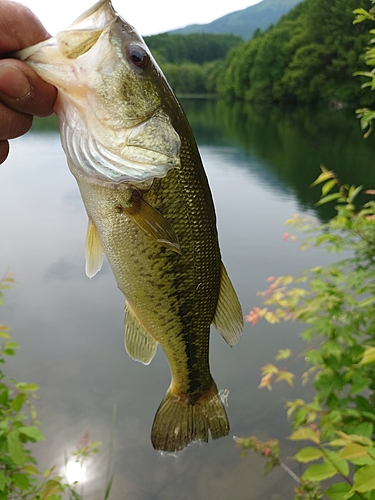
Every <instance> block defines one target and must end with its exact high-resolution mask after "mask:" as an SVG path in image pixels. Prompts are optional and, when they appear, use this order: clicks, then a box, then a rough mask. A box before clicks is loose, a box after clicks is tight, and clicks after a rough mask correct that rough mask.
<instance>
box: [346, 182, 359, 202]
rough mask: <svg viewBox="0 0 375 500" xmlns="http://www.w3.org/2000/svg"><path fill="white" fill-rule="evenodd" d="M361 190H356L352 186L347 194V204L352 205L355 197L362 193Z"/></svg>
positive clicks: (357, 188)
mask: <svg viewBox="0 0 375 500" xmlns="http://www.w3.org/2000/svg"><path fill="white" fill-rule="evenodd" d="M362 189H363V186H358V187H356V188H354V186H352V187H351V188H350V189H349V193H348V203H353V201H354V200H355V198H356V197H357V195H358V194H359V193H360V192H361V191H362Z"/></svg>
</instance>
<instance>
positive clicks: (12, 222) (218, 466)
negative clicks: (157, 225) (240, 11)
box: [0, 101, 375, 500]
mask: <svg viewBox="0 0 375 500" xmlns="http://www.w3.org/2000/svg"><path fill="white" fill-rule="evenodd" d="M183 104H184V106H185V108H186V110H187V113H188V116H189V118H190V121H191V123H192V126H193V129H194V131H195V134H196V137H197V141H198V144H199V147H200V151H201V154H202V157H203V161H204V164H205V167H206V171H207V175H208V178H209V182H210V185H211V189H212V192H213V197H214V200H215V205H216V211H217V217H218V229H219V236H220V242H221V249H222V254H223V260H224V262H225V264H226V267H227V269H228V271H229V274H230V276H231V278H232V281H233V283H234V285H235V288H236V290H237V292H238V295H239V298H240V301H241V303H242V306H243V310H244V313H247V312H248V311H249V310H250V309H251V308H252V307H253V306H254V305H259V304H260V301H259V297H257V296H256V292H257V291H258V290H262V289H264V288H265V287H266V279H267V277H268V276H270V275H278V274H289V273H293V274H298V273H299V271H300V270H302V269H304V268H306V267H309V266H313V265H316V264H318V263H319V264H324V263H325V262H327V261H328V260H327V259H328V258H327V256H326V255H325V254H324V252H321V251H316V250H308V251H306V252H300V251H299V250H298V243H295V242H284V241H283V240H282V235H283V232H284V231H285V230H286V228H285V226H284V222H285V220H286V219H288V218H289V217H290V216H291V215H292V214H293V213H295V212H299V213H310V214H311V215H317V216H318V217H319V218H321V219H325V218H327V217H328V216H329V215H330V212H329V209H327V208H324V209H322V211H321V212H319V213H315V210H314V206H313V205H314V202H315V201H316V200H317V198H318V189H315V191H314V190H310V189H309V187H308V186H309V184H310V183H311V182H312V181H313V180H314V178H315V177H317V175H318V173H319V165H320V164H322V163H323V164H325V165H326V166H327V167H329V168H332V169H334V170H335V171H336V172H337V173H338V174H339V176H340V178H341V179H342V181H343V182H352V183H355V184H360V183H361V184H365V186H366V187H375V175H374V172H375V169H374V161H373V157H374V155H373V151H374V139H373V138H370V140H367V141H365V140H363V139H362V136H361V132H360V130H359V127H358V123H357V122H356V120H355V118H354V113H352V112H335V113H330V112H324V113H323V112H322V113H319V112H315V113H307V112H305V111H303V110H280V109H264V108H259V109H254V108H249V109H241V107H239V109H236V107H234V108H233V107H232V108H227V107H226V106H224V105H223V104H221V103H215V102H204V101H200V102H198V103H196V102H194V101H186V102H184V103H183ZM323 210H325V211H323ZM327 210H328V211H327ZM0 213H1V214H2V216H1V219H0V234H1V243H0V266H1V270H2V271H1V272H4V271H6V270H11V271H12V272H14V273H15V278H16V284H15V286H14V289H13V290H11V291H9V292H7V293H6V306H5V307H3V308H2V310H1V315H2V318H1V321H0V322H4V323H6V324H8V325H10V326H11V328H12V335H13V337H14V339H15V340H16V341H17V342H19V343H20V345H21V349H20V351H19V353H18V354H17V356H16V358H14V359H11V360H10V361H9V363H8V365H7V373H8V374H9V376H14V377H16V378H17V379H18V380H22V381H24V380H25V381H29V382H35V383H37V384H39V385H40V386H41V389H40V391H39V395H40V398H41V399H40V402H39V403H38V415H39V418H40V420H41V422H42V431H43V433H44V435H45V437H46V443H45V444H44V443H43V444H42V445H39V446H38V447H37V450H38V451H37V452H36V454H37V456H38V460H39V464H40V466H41V467H42V468H49V467H50V466H51V465H53V464H55V463H56V464H58V467H60V466H61V465H62V463H63V453H64V451H66V452H67V453H70V451H72V450H73V449H74V448H75V447H76V445H77V444H78V442H79V440H80V438H81V436H82V435H83V434H84V432H85V431H90V436H91V439H92V440H99V441H102V442H103V446H102V448H101V451H100V453H99V455H97V456H96V457H95V458H94V460H93V461H91V462H90V463H89V464H88V470H87V481H86V483H85V486H84V488H85V498H87V499H90V500H91V499H92V500H99V499H102V498H104V481H105V474H106V465H107V460H108V444H109V435H110V428H111V418H112V410H113V407H114V405H117V424H116V437H115V447H114V448H115V449H114V455H113V464H114V470H115V480H114V484H113V489H112V495H111V498H113V499H123V498H126V499H129V500H130V499H134V500H146V499H169V498H170V499H186V500H188V499H189V500H190V499H191V500H193V499H194V500H206V499H212V498H216V499H217V500H224V499H228V498H234V499H236V500H242V499H247V500H258V499H259V500H260V499H262V500H263V499H270V500H281V499H283V500H284V499H285V500H288V499H290V498H292V497H293V486H294V485H293V483H292V481H291V480H290V479H289V478H288V477H287V476H285V474H284V473H283V471H281V470H275V471H272V472H271V473H270V474H269V475H268V476H267V477H264V476H263V474H262V470H263V461H262V459H261V458H259V457H257V456H256V455H253V454H250V455H248V456H247V457H246V458H244V459H240V458H239V452H238V450H237V449H236V447H235V443H234V441H233V436H246V435H254V434H255V435H257V436H258V437H259V438H261V439H266V438H268V437H276V438H279V439H281V440H282V441H283V443H284V446H285V447H284V456H285V457H287V456H292V455H293V454H294V453H295V448H294V444H293V443H291V442H288V441H286V440H285V439H284V438H285V436H287V435H288V433H289V432H290V429H289V425H288V423H287V422H286V418H285V409H284V405H285V402H286V400H288V399H292V398H295V397H300V396H301V395H303V392H305V393H306V391H307V392H309V389H306V388H305V389H303V390H302V389H301V388H300V384H299V383H297V384H296V387H295V388H294V389H291V388H289V387H285V386H281V385H280V386H278V387H277V388H275V390H274V391H273V393H271V394H270V393H268V391H265V390H259V389H257V386H258V384H259V380H260V368H261V367H262V366H263V365H264V364H265V363H267V362H269V361H272V360H273V357H274V355H275V354H276V352H277V350H278V349H280V348H285V347H292V349H293V350H294V351H295V352H296V353H297V352H298V351H299V350H300V349H301V348H302V345H303V344H302V343H301V341H300V340H299V338H298V333H299V325H296V324H294V325H289V324H285V325H278V326H269V325H267V324H262V323H259V324H258V325H256V326H251V325H246V326H245V330H244V333H243V337H242V339H241V341H240V343H239V345H238V346H236V347H235V348H233V349H231V348H229V347H228V346H227V345H226V343H225V342H224V340H223V339H222V338H221V337H220V336H219V335H218V334H217V333H216V332H215V331H213V332H212V336H211V365H212V373H213V375H214V378H215V380H216V382H217V385H218V386H219V387H220V388H223V389H224V388H227V389H229V391H230V394H229V407H228V415H229V419H230V422H231V432H230V436H229V437H227V438H223V439H221V440H219V441H214V442H212V441H211V442H210V443H209V444H208V445H201V446H199V445H194V446H191V447H189V448H188V449H187V450H186V451H185V452H183V453H182V454H181V455H179V456H178V457H177V458H175V457H170V456H161V455H160V454H159V453H157V452H155V451H154V450H153V448H152V446H151V443H150V429H151V425H152V421H153V418H154V413H155V411H156V408H157V407H158V405H159V403H160V401H161V399H162V397H163V395H164V393H165V390H166V389H167V387H168V385H169V377H170V375H169V368H168V365H167V362H166V360H165V357H164V355H163V352H162V350H161V349H160V348H159V350H158V353H157V355H156V356H155V358H154V360H153V362H152V363H151V364H150V365H149V366H148V367H146V366H143V365H141V364H140V363H136V362H135V361H133V360H131V359H130V358H129V357H128V356H127V354H126V352H125V349H124V347H123V314H124V313H123V307H124V298H123V296H122V294H121V292H120V291H119V290H118V289H117V287H116V284H115V281H114V278H113V276H112V273H111V270H110V268H109V266H108V264H105V265H104V268H103V270H102V271H101V272H100V273H99V274H98V275H97V276H96V277H95V278H94V279H92V280H89V279H88V278H87V277H86V276H85V273H84V243H85V232H86V224H87V220H86V215H85V211H84V207H83V204H82V201H81V199H80V195H79V193H78V188H77V186H76V183H75V180H74V178H73V177H72V176H71V174H70V173H69V171H68V168H67V167H66V164H65V157H64V154H63V152H62V150H61V148H60V143H59V136H58V134H57V133H55V132H45V131H35V132H31V133H29V134H27V135H26V136H25V137H22V138H20V139H17V140H15V141H13V142H12V151H11V155H10V157H9V159H8V160H7V161H6V163H5V164H4V165H2V166H1V167H0ZM295 369H296V370H297V371H298V370H299V371H300V370H301V369H302V366H296V367H295ZM304 396H305V397H308V394H307V395H306V394H304ZM286 460H287V459H286ZM287 463H288V464H289V465H290V466H291V467H292V468H295V467H296V465H295V464H293V462H292V461H290V460H289V461H288V462H287Z"/></svg>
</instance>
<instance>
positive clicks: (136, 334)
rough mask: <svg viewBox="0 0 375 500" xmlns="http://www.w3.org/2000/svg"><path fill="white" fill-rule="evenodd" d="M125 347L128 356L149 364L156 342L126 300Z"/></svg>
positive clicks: (154, 351) (153, 354)
mask: <svg viewBox="0 0 375 500" xmlns="http://www.w3.org/2000/svg"><path fill="white" fill-rule="evenodd" d="M124 340H125V348H126V351H127V353H128V354H129V356H130V357H131V358H133V359H135V360H136V361H140V362H141V363H143V364H144V365H149V364H150V363H151V361H152V358H153V357H154V356H155V353H156V349H157V346H158V343H157V342H156V340H155V339H154V338H152V337H151V335H150V334H149V333H148V332H147V331H146V330H145V329H144V327H143V325H141V323H140V322H139V320H138V318H137V317H136V315H135V314H134V311H133V309H132V308H131V306H130V305H129V303H128V302H126V304H125V335H124Z"/></svg>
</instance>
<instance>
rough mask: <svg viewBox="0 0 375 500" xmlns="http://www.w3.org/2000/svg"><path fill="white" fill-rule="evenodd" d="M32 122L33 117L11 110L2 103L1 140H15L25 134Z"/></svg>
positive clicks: (0, 107)
mask: <svg viewBox="0 0 375 500" xmlns="http://www.w3.org/2000/svg"><path fill="white" fill-rule="evenodd" d="M32 121H33V117H32V116H31V115H28V114H25V113H20V112H19V111H15V110H14V109H10V108H8V107H7V106H5V105H4V104H2V103H1V102H0V140H8V139H14V138H15V137H19V136H20V135H23V134H25V133H26V132H27V131H28V130H29V128H30V127H31V124H32Z"/></svg>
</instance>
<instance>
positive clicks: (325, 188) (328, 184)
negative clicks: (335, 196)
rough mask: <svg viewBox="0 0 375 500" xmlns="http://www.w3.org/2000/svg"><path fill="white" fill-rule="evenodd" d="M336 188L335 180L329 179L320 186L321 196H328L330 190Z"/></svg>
mask: <svg viewBox="0 0 375 500" xmlns="http://www.w3.org/2000/svg"><path fill="white" fill-rule="evenodd" d="M335 186H336V180H335V179H331V180H330V181H328V182H326V183H325V184H323V186H322V196H325V195H326V194H328V193H329V192H330V191H331V189H332V188H333V187H335Z"/></svg>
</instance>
